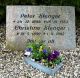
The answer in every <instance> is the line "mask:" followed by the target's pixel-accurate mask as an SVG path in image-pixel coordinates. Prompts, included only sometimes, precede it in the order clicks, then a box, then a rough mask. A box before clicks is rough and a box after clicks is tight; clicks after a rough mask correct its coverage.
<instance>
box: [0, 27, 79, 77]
mask: <svg viewBox="0 0 80 78" xmlns="http://www.w3.org/2000/svg"><path fill="white" fill-rule="evenodd" d="M76 32H77V34H78V35H77V47H76V48H75V49H74V50H65V51H61V50H60V51H61V54H62V55H64V61H63V64H64V65H63V68H61V70H60V71H58V72H57V73H56V74H55V75H54V76H49V75H47V74H46V73H43V72H41V71H39V70H37V69H34V68H32V66H30V65H28V64H25V62H24V59H23V57H24V55H23V53H24V52H23V51H11V50H6V49H5V27H4V28H3V27H1V28H0V78H80V34H79V33H78V32H79V30H77V31H76Z"/></svg>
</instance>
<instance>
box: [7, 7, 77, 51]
mask: <svg viewBox="0 0 80 78" xmlns="http://www.w3.org/2000/svg"><path fill="white" fill-rule="evenodd" d="M6 9H7V12H6V44H7V48H10V49H13V50H24V49H25V47H26V44H27V43H28V42H33V41H36V40H42V41H43V42H44V43H45V44H46V45H48V46H51V47H52V48H55V49H74V48H75V47H76V35H75V8H74V7H72V6H7V7H6Z"/></svg>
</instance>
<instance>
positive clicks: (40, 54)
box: [24, 42, 62, 67]
mask: <svg viewBox="0 0 80 78" xmlns="http://www.w3.org/2000/svg"><path fill="white" fill-rule="evenodd" d="M24 55H25V56H29V57H31V58H32V60H34V61H37V62H39V63H42V64H44V65H45V66H48V67H54V66H55V65H58V64H59V63H61V62H62V56H60V52H59V51H57V50H52V49H51V48H50V47H47V46H46V45H44V44H43V43H42V42H38V43H36V42H35V43H29V44H28V45H27V48H26V49H25V54H24Z"/></svg>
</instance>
